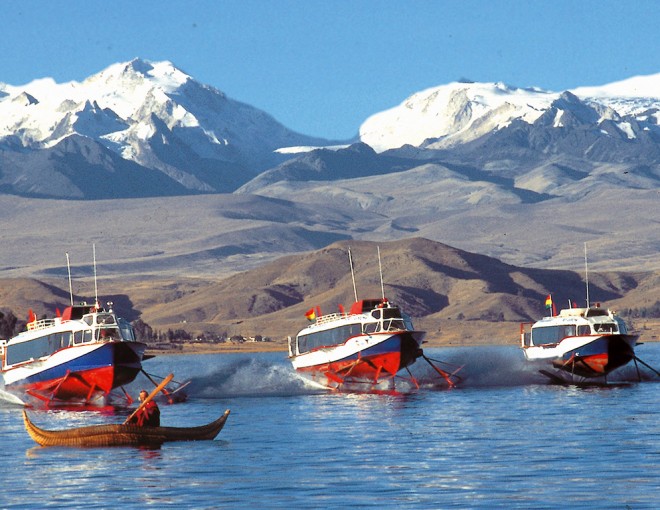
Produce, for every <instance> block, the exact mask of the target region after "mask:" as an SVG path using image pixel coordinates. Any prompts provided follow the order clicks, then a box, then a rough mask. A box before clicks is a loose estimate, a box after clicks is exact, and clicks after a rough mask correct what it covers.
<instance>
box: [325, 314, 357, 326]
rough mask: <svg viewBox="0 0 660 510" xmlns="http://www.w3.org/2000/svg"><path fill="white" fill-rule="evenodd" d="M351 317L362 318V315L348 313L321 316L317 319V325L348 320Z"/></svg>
mask: <svg viewBox="0 0 660 510" xmlns="http://www.w3.org/2000/svg"><path fill="white" fill-rule="evenodd" d="M349 317H361V315H355V314H348V313H329V314H327V315H321V316H320V317H317V318H316V324H327V323H328V322H333V321H336V320H339V319H347V318H349Z"/></svg>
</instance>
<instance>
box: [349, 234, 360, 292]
mask: <svg viewBox="0 0 660 510" xmlns="http://www.w3.org/2000/svg"><path fill="white" fill-rule="evenodd" d="M348 263H349V264H350V265H351V278H352V279H353V294H355V302H356V303H357V300H358V295H357V287H356V286H355V271H354V270H353V257H352V256H351V247H350V246H349V247H348Z"/></svg>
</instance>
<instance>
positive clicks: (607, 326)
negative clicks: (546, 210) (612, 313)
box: [594, 322, 615, 333]
mask: <svg viewBox="0 0 660 510" xmlns="http://www.w3.org/2000/svg"><path fill="white" fill-rule="evenodd" d="M614 330H615V327H614V324H613V323H611V322H606V323H603V324H596V325H594V331H596V333H614Z"/></svg>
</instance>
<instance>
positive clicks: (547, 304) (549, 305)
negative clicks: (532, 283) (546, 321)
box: [545, 294, 552, 308]
mask: <svg viewBox="0 0 660 510" xmlns="http://www.w3.org/2000/svg"><path fill="white" fill-rule="evenodd" d="M545 307H546V308H552V296H551V295H550V294H548V297H547V298H545Z"/></svg>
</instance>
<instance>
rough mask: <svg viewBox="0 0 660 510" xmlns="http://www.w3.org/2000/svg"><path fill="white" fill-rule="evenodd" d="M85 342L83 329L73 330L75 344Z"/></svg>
mask: <svg viewBox="0 0 660 510" xmlns="http://www.w3.org/2000/svg"><path fill="white" fill-rule="evenodd" d="M82 342H83V332H82V331H74V332H73V344H74V345H78V344H81V343H82Z"/></svg>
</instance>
